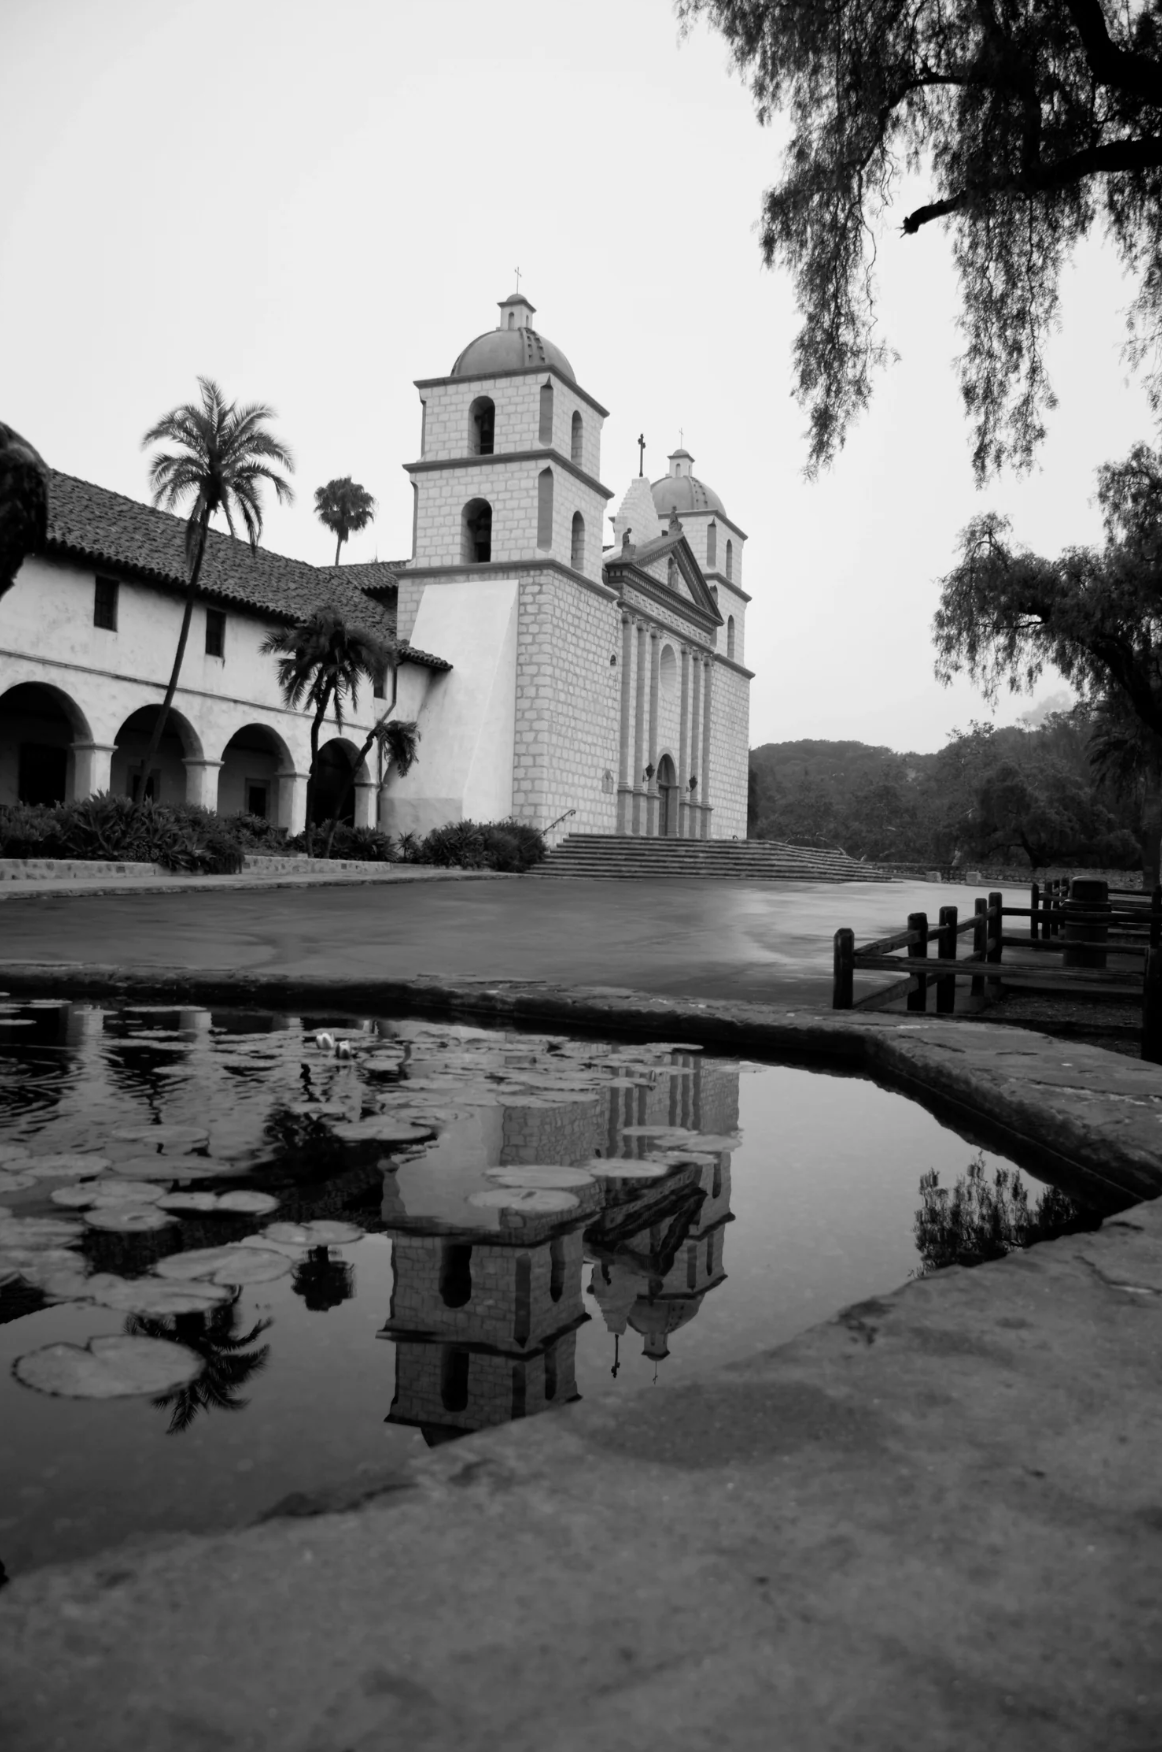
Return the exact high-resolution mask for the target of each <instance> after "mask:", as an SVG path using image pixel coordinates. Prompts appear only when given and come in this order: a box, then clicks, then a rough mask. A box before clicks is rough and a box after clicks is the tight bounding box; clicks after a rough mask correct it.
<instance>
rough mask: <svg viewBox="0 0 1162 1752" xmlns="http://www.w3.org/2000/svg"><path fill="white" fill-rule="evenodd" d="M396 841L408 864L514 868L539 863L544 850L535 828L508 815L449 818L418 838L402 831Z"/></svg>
mask: <svg viewBox="0 0 1162 1752" xmlns="http://www.w3.org/2000/svg"><path fill="white" fill-rule="evenodd" d="M399 845H400V856H401V857H402V858H405V859H406V860H407V861H408V863H412V864H436V865H439V866H441V867H443V868H449V867H451V868H456V869H460V870H510V871H516V872H520V871H522V870H528V869H530V868H531V867H532V865H534V864H539V863H540V861H541V859H542V858H543V857H544V856H545V853H546V850H547V848H546V846H545V838H544V835H543V834H542V833H541V831H540V829H539V828H535V827H530V826H529V825H528V823H527V822H524V821H513V820H511V819H509V820H507V821H450V822H448V823H447V825H446V826H444V827H435V828H433V829H432V831H431V833H429V834H427V835H426V836H425V837H424V838H423V839H422V840H421V839H417V837H416V835H415V834H411V833H406V834H404V835H403V836H402V838H401V839H400V842H399Z"/></svg>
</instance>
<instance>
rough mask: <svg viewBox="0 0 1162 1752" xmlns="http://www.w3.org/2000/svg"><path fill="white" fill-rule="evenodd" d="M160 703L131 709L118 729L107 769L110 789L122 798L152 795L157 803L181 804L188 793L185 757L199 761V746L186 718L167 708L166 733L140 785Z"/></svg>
mask: <svg viewBox="0 0 1162 1752" xmlns="http://www.w3.org/2000/svg"><path fill="white" fill-rule="evenodd" d="M160 709H161V708H160V707H159V706H140V707H139V708H138V710H137V711H136V712H131V713H130V714H129V716H128V718H126V720H125V722H124V724H122V726H121V728H120V730H118V732H117V736H116V745H115V747H114V750H113V763H112V767H111V770H110V777H109V789H110V790H111V791H112V792H113V793H114V794H115V795H120V796H123V797H135V798H139V797H141V796H142V795H144V796H146V797H152V798H153V799H154V801H155V802H156V803H184V802H185V801H186V794H187V780H186V768H185V765H184V762H185V761H186V759H187V758H188V759H190V760H200V759H201V758H202V745H201V743H200V742H199V740H198V736H197V732H196V731H195V729H194V727H193V725H192V724H191V723H190V721H189V719H188V718H183V716H182V714H181V713H180V712H175V711H173V710H172V708H171V710H170V714H169V717H168V718H167V719H166V721H165V735H164V736H163V737H162V739H161V742H160V744H159V746H158V750H157V759H156V760H155V761H154V763H153V771H152V772H151V773H150V774H149V776H148V779H147V780H146V782H145V784H144V786H143V785H142V777H143V774H142V767H143V764H144V761H145V756H146V752H147V750H148V748H149V738H150V736H151V734H152V732H153V726H154V724H155V723H156V721H157V714H158V712H159V711H160Z"/></svg>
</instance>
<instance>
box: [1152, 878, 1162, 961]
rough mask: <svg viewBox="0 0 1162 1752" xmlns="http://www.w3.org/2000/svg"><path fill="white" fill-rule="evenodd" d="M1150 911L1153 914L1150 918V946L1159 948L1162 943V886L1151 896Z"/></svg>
mask: <svg viewBox="0 0 1162 1752" xmlns="http://www.w3.org/2000/svg"><path fill="white" fill-rule="evenodd" d="M1150 911H1151V913H1152V914H1153V917H1152V918H1151V920H1150V947H1151V949H1157V948H1158V947H1159V945H1162V887H1158V888H1156V889H1155V890H1154V892H1153V894H1152V895H1151V896H1150Z"/></svg>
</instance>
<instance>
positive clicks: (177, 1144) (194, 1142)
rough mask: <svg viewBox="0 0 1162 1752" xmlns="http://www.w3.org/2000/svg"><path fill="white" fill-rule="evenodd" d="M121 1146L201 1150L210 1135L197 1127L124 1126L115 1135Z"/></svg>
mask: <svg viewBox="0 0 1162 1752" xmlns="http://www.w3.org/2000/svg"><path fill="white" fill-rule="evenodd" d="M113 1136H114V1137H115V1138H116V1140H117V1142H118V1143H119V1144H144V1145H146V1146H147V1147H148V1146H149V1145H151V1144H152V1145H153V1147H154V1148H155V1149H158V1150H178V1151H181V1150H200V1149H204V1148H205V1146H206V1145H207V1144H208V1143H209V1141H210V1134H209V1132H207V1131H203V1130H202V1128H201V1126H197V1125H124V1126H119V1127H118V1128H117V1130H116V1131H115V1132H114V1133H113Z"/></svg>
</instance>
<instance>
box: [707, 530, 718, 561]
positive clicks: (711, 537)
mask: <svg viewBox="0 0 1162 1752" xmlns="http://www.w3.org/2000/svg"><path fill="white" fill-rule="evenodd" d="M717 564H718V525H717V523H714V522H712V523H711V524H710V527H709V528H708V529H707V531H706V568H707V571H710V572H712V571H713V570H714V568H715V566H716V565H717Z"/></svg>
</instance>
